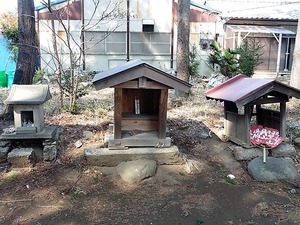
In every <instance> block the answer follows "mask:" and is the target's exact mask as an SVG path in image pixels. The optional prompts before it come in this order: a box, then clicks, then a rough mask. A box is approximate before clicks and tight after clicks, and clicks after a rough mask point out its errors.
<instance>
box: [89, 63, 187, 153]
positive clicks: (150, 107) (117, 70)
mask: <svg viewBox="0 0 300 225" xmlns="http://www.w3.org/2000/svg"><path fill="white" fill-rule="evenodd" d="M92 82H93V84H94V86H95V87H96V89H97V90H100V89H104V88H108V87H110V88H114V96H115V97H114V101H115V102H114V133H113V137H111V138H110V139H109V140H108V148H109V149H127V148H128V147H170V146H171V140H170V138H168V137H166V126H167V124H166V123H167V104H168V90H169V89H176V90H180V91H183V92H189V89H190V87H191V84H189V83H187V82H185V81H183V80H181V79H178V78H177V77H175V76H172V75H170V74H168V73H166V72H164V71H162V70H160V69H157V68H155V67H153V66H152V65H149V64H147V63H145V62H143V61H141V60H138V59H137V60H132V61H129V62H127V63H125V64H122V65H119V66H117V67H114V68H112V69H109V70H106V71H103V72H101V73H98V74H96V75H95V77H94V79H93V81H92Z"/></svg>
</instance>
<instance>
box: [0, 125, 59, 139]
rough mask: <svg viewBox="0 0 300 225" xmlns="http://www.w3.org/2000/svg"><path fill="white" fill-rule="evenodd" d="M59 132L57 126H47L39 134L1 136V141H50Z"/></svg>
mask: <svg viewBox="0 0 300 225" xmlns="http://www.w3.org/2000/svg"><path fill="white" fill-rule="evenodd" d="M56 132H57V127H56V126H47V127H45V128H44V129H43V130H42V131H41V132H38V133H22V134H18V133H12V134H1V135H0V140H16V139H49V138H53V137H54V136H55V134H56Z"/></svg>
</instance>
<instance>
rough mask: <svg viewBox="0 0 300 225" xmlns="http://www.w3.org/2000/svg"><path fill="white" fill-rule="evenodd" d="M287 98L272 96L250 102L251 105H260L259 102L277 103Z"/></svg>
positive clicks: (285, 100)
mask: <svg viewBox="0 0 300 225" xmlns="http://www.w3.org/2000/svg"><path fill="white" fill-rule="evenodd" d="M287 101H288V98H285V99H283V98H280V97H273V98H261V99H256V100H254V101H252V102H251V105H261V104H270V103H279V102H287Z"/></svg>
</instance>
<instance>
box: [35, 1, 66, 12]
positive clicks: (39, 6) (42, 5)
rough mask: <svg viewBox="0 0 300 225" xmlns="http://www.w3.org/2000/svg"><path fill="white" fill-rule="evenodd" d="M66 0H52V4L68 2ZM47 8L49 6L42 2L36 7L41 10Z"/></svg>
mask: <svg viewBox="0 0 300 225" xmlns="http://www.w3.org/2000/svg"><path fill="white" fill-rule="evenodd" d="M66 1H67V0H52V1H50V4H51V6H55V5H58V4H61V3H63V2H66ZM45 8H47V5H46V4H43V3H41V5H38V6H36V7H35V11H40V10H42V9H45Z"/></svg>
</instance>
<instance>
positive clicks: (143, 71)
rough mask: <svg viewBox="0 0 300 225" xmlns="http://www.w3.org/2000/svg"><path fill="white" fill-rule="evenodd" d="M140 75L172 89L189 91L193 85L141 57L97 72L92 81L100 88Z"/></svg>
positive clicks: (112, 85)
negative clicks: (144, 60)
mask: <svg viewBox="0 0 300 225" xmlns="http://www.w3.org/2000/svg"><path fill="white" fill-rule="evenodd" d="M140 77H146V78H148V79H150V80H153V81H156V82H158V83H161V84H163V85H165V86H167V87H169V88H170V89H178V90H181V91H184V92H188V91H189V89H190V87H191V86H192V85H191V84H189V83H188V82H186V81H183V80H181V79H179V78H177V77H175V76H172V75H170V74H168V73H166V72H164V71H162V70H160V69H158V68H156V67H154V66H152V65H150V64H148V63H146V62H143V61H142V60H140V59H135V60H132V61H129V62H126V63H124V64H120V65H118V66H116V67H114V68H111V69H108V70H106V71H103V72H100V73H97V74H96V75H95V76H94V78H93V80H92V82H93V84H94V85H95V87H96V89H97V90H100V89H103V88H107V87H114V86H116V85H119V84H122V83H125V82H127V81H131V80H135V79H137V78H140Z"/></svg>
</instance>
